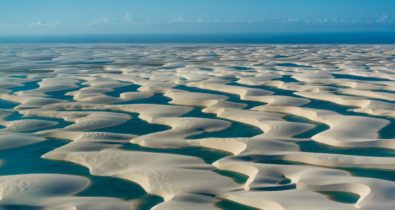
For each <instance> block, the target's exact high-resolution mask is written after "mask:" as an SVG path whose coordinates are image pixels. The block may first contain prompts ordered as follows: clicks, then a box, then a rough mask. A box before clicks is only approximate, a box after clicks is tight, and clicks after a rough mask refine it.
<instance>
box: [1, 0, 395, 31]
mask: <svg viewBox="0 0 395 210" xmlns="http://www.w3.org/2000/svg"><path fill="white" fill-rule="evenodd" d="M338 31H345V32H348V31H370V32H381V31H395V0H140V1H136V0H0V35H31V34H45V35H51V34H131V33H229V32H230V33H235V32H237V33H238V32H247V33H261V32H338Z"/></svg>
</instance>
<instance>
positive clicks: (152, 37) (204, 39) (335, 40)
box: [0, 32, 395, 63]
mask: <svg viewBox="0 0 395 210" xmlns="http://www.w3.org/2000/svg"><path fill="white" fill-rule="evenodd" d="M0 43H190V44H193V43H228V44H232V43H236V44H395V32H375V33H370V32H349V33H345V32H338V33H334V32H327V33H261V34H257V33H228V34H204V33H201V34H130V35H68V36H66V35H58V36H0ZM88 63H89V62H88ZM103 63H106V61H103Z"/></svg>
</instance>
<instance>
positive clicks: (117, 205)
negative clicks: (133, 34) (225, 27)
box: [0, 44, 395, 210]
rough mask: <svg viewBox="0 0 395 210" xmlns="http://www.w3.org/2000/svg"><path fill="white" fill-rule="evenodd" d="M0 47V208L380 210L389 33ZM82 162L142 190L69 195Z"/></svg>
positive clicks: (387, 204) (387, 158) (388, 202)
mask: <svg viewBox="0 0 395 210" xmlns="http://www.w3.org/2000/svg"><path fill="white" fill-rule="evenodd" d="M21 49H24V50H21ZM0 51H1V52H2V53H1V55H2V56H0V65H1V66H2V67H1V70H0V75H1V77H0V132H1V134H0V150H1V151H0V159H1V165H0V209H1V208H3V207H4V208H6V207H8V206H16V207H19V206H22V207H21V208H23V207H34V208H39V209H48V210H53V209H59V210H96V209H99V210H108V209H109V210H118V209H119V210H126V209H128V210H130V209H140V207H139V206H140V205H151V204H150V202H152V201H150V200H149V198H148V197H149V195H148V194H153V195H157V196H160V197H161V198H162V199H163V200H158V201H154V202H153V203H152V209H155V210H184V209H192V210H195V209H196V210H198V209H199V210H200V209H208V210H211V209H212V210H215V209H216V210H219V209H227V208H228V207H224V206H221V205H220V203H221V202H223V201H226V200H228V201H231V202H235V203H237V204H240V205H246V206H249V207H251V208H257V209H263V210H268V209H270V210H305V209H306V210H307V209H322V210H329V209H330V210H343V209H345V210H348V209H349V210H351V209H361V210H377V209H380V210H393V209H394V206H395V202H394V199H393V194H394V193H393V192H395V184H394V183H395V182H394V180H395V179H394V177H392V175H394V174H395V172H394V171H395V155H394V154H395V139H394V138H395V137H394V136H395V132H393V131H392V130H393V129H392V128H391V126H393V125H394V124H393V123H394V121H393V118H394V117H395V111H394V110H395V106H394V100H395V88H394V87H395V82H394V81H395V74H394V73H393V69H394V67H395V65H394V61H395V57H394V54H395V51H394V47H393V46H390V45H388V46H370V45H365V46H357V45H355V46H346V45H342V46H324V45H322V46H313V45H312V46H304V45H302V46H298V45H279V46H252V45H251V46H231V45H227V46H222V45H215V46H208V45H202V46H193V45H191V46H183V45H175V46H151V45H147V46H137V45H123V44H122V45H102V46H98V45H75V46H74V45H67V46H65V45H53V46H51V47H48V46H45V45H40V46H38V45H31V46H23V47H20V46H19V47H18V46H13V45H8V46H0ZM328 102H329V103H328ZM137 118H138V119H137ZM249 129H251V130H249ZM252 132H254V133H252ZM202 136H204V137H202ZM219 136H223V137H219ZM53 140H68V141H69V142H68V141H61V142H59V141H53ZM39 142H41V143H40V144H36V143H39ZM47 142H48V145H49V146H48V148H46V147H45V143H47ZM35 144H36V145H35ZM57 144H59V145H62V146H58V147H56V148H54V146H53V145H57ZM306 144H307V146H306ZM41 145H44V146H42V148H39V149H38V148H37V147H38V146H41ZM303 145H305V146H303ZM309 145H311V148H310V147H309ZM30 146H31V147H30ZM22 147H23V149H22ZM49 147H50V148H49ZM20 148H21V149H20ZM8 149H12V150H10V151H12V153H13V154H12V156H13V158H14V157H17V156H18V155H20V156H21V157H22V158H26V161H30V158H31V159H32V160H37V158H43V159H46V161H49V162H45V163H44V165H40V164H43V163H41V162H40V161H34V162H33V161H32V164H31V165H29V168H28V171H29V174H23V173H22V174H19V173H17V172H18V170H17V169H18V167H22V165H23V166H25V165H26V164H25V162H23V163H24V164H21V163H18V162H17V161H10V160H9V158H10V157H8V155H9V154H10V152H9V151H7V150H8ZM19 149H20V150H19ZM321 149H322V150H321ZM3 151H6V152H4V153H1V152H3ZM19 151H21V152H24V154H19V153H18V152H19ZM25 151H27V152H25ZM3 154H4V155H3ZM51 161H53V162H51ZM66 162H69V163H73V164H69V165H68V169H70V168H69V167H71V168H72V167H73V166H74V167H77V166H76V165H79V166H82V167H85V168H87V169H89V173H90V174H85V175H84V176H76V175H68V173H69V172H70V171H64V172H62V171H61V168H56V170H55V168H53V169H52V168H51V167H49V166H51V164H52V163H53V164H54V165H55V166H57V167H58V166H59V167H61V165H62V164H65V163H66ZM10 164H13V165H10ZM18 164H21V166H20V165H18ZM45 164H48V165H45ZM75 164H76V165H75ZM2 168H4V169H5V170H4V173H3V172H2ZM14 169H15V170H14ZM35 170H37V171H35ZM79 170H80V169H78V170H76V171H79ZM30 171H32V172H31V173H30ZM42 171H48V173H42ZM14 172H15V174H13V173H14ZM62 173H63V174H62ZM92 175H96V176H99V177H101V178H110V177H115V178H120V179H125V180H128V181H131V182H133V183H135V184H137V185H138V186H140V187H141V188H142V189H143V190H144V191H145V192H146V193H147V194H144V193H143V195H139V196H140V197H139V196H137V197H136V198H133V199H130V200H125V199H124V197H128V195H125V196H123V197H122V198H120V197H121V196H119V193H120V192H123V191H122V190H123V189H118V187H119V186H118V185H116V184H115V185H114V186H108V187H109V188H108V189H104V188H103V187H101V188H100V189H97V188H95V190H97V191H98V192H97V193H98V195H100V196H82V195H80V194H79V193H80V192H84V190H86V189H88V187H90V186H92V187H96V186H94V185H95V183H94V182H92V180H91V179H90V178H92V177H93V176H92ZM114 192H115V193H114ZM127 193H128V192H125V194H127ZM93 194H94V193H93ZM227 205H233V204H232V203H230V204H227ZM234 208H236V207H234Z"/></svg>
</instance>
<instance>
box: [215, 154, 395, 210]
mask: <svg viewBox="0 0 395 210" xmlns="http://www.w3.org/2000/svg"><path fill="white" fill-rule="evenodd" d="M215 165H216V166H217V167H219V168H222V169H226V170H231V171H237V172H239V173H244V174H246V175H248V176H249V177H250V179H249V181H248V182H247V183H246V185H247V184H248V186H246V188H247V190H248V191H240V192H229V193H225V194H223V195H221V197H222V198H226V199H229V200H232V201H235V202H238V203H242V204H245V205H248V206H252V207H256V208H259V209H265V208H269V207H270V208H273V209H302V208H305V207H306V205H309V207H310V208H313V207H314V209H354V208H361V209H375V208H376V209H391V206H393V205H394V203H393V200H392V199H391V198H390V197H388V196H386V192H389V191H392V190H393V189H394V187H395V184H394V183H393V182H391V181H384V180H380V179H374V178H360V177H352V176H350V175H349V174H348V173H346V172H344V171H342V170H337V169H325V168H321V167H314V166H298V165H284V166H282V165H276V164H260V163H251V162H245V161H239V160H232V158H229V159H224V160H220V161H217V162H216V163H215ZM284 178H288V179H290V183H289V184H279V183H281V182H280V181H281V180H283V179H284ZM287 185H288V186H289V185H294V188H289V190H285V191H278V192H276V191H274V192H273V191H270V192H268V191H256V190H255V189H260V188H269V187H271V188H276V187H277V188H280V187H286V186H287ZM314 191H316V192H314ZM319 191H343V192H350V193H354V194H357V195H359V196H360V198H359V199H358V201H357V203H355V204H340V203H337V202H334V201H330V200H328V199H327V198H326V197H325V196H323V195H321V194H319V193H317V192H319ZM282 193H285V194H284V197H283V196H281V195H282ZM280 194H281V195H280ZM258 197H259V199H258ZM311 199H312V200H311ZM305 200H309V201H310V200H311V202H309V203H308V204H306V203H305ZM300 202H303V203H305V204H302V203H300ZM322 203H326V205H320V204H322ZM310 205H311V206H310Z"/></svg>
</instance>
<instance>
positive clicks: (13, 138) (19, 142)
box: [0, 133, 45, 150]
mask: <svg viewBox="0 0 395 210" xmlns="http://www.w3.org/2000/svg"><path fill="white" fill-rule="evenodd" d="M41 141H45V139H44V138H42V137H38V136H32V135H27V134H21V133H19V134H18V133H2V134H0V150H4V149H11V148H15V147H20V146H25V145H29V144H34V143H38V142H41Z"/></svg>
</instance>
